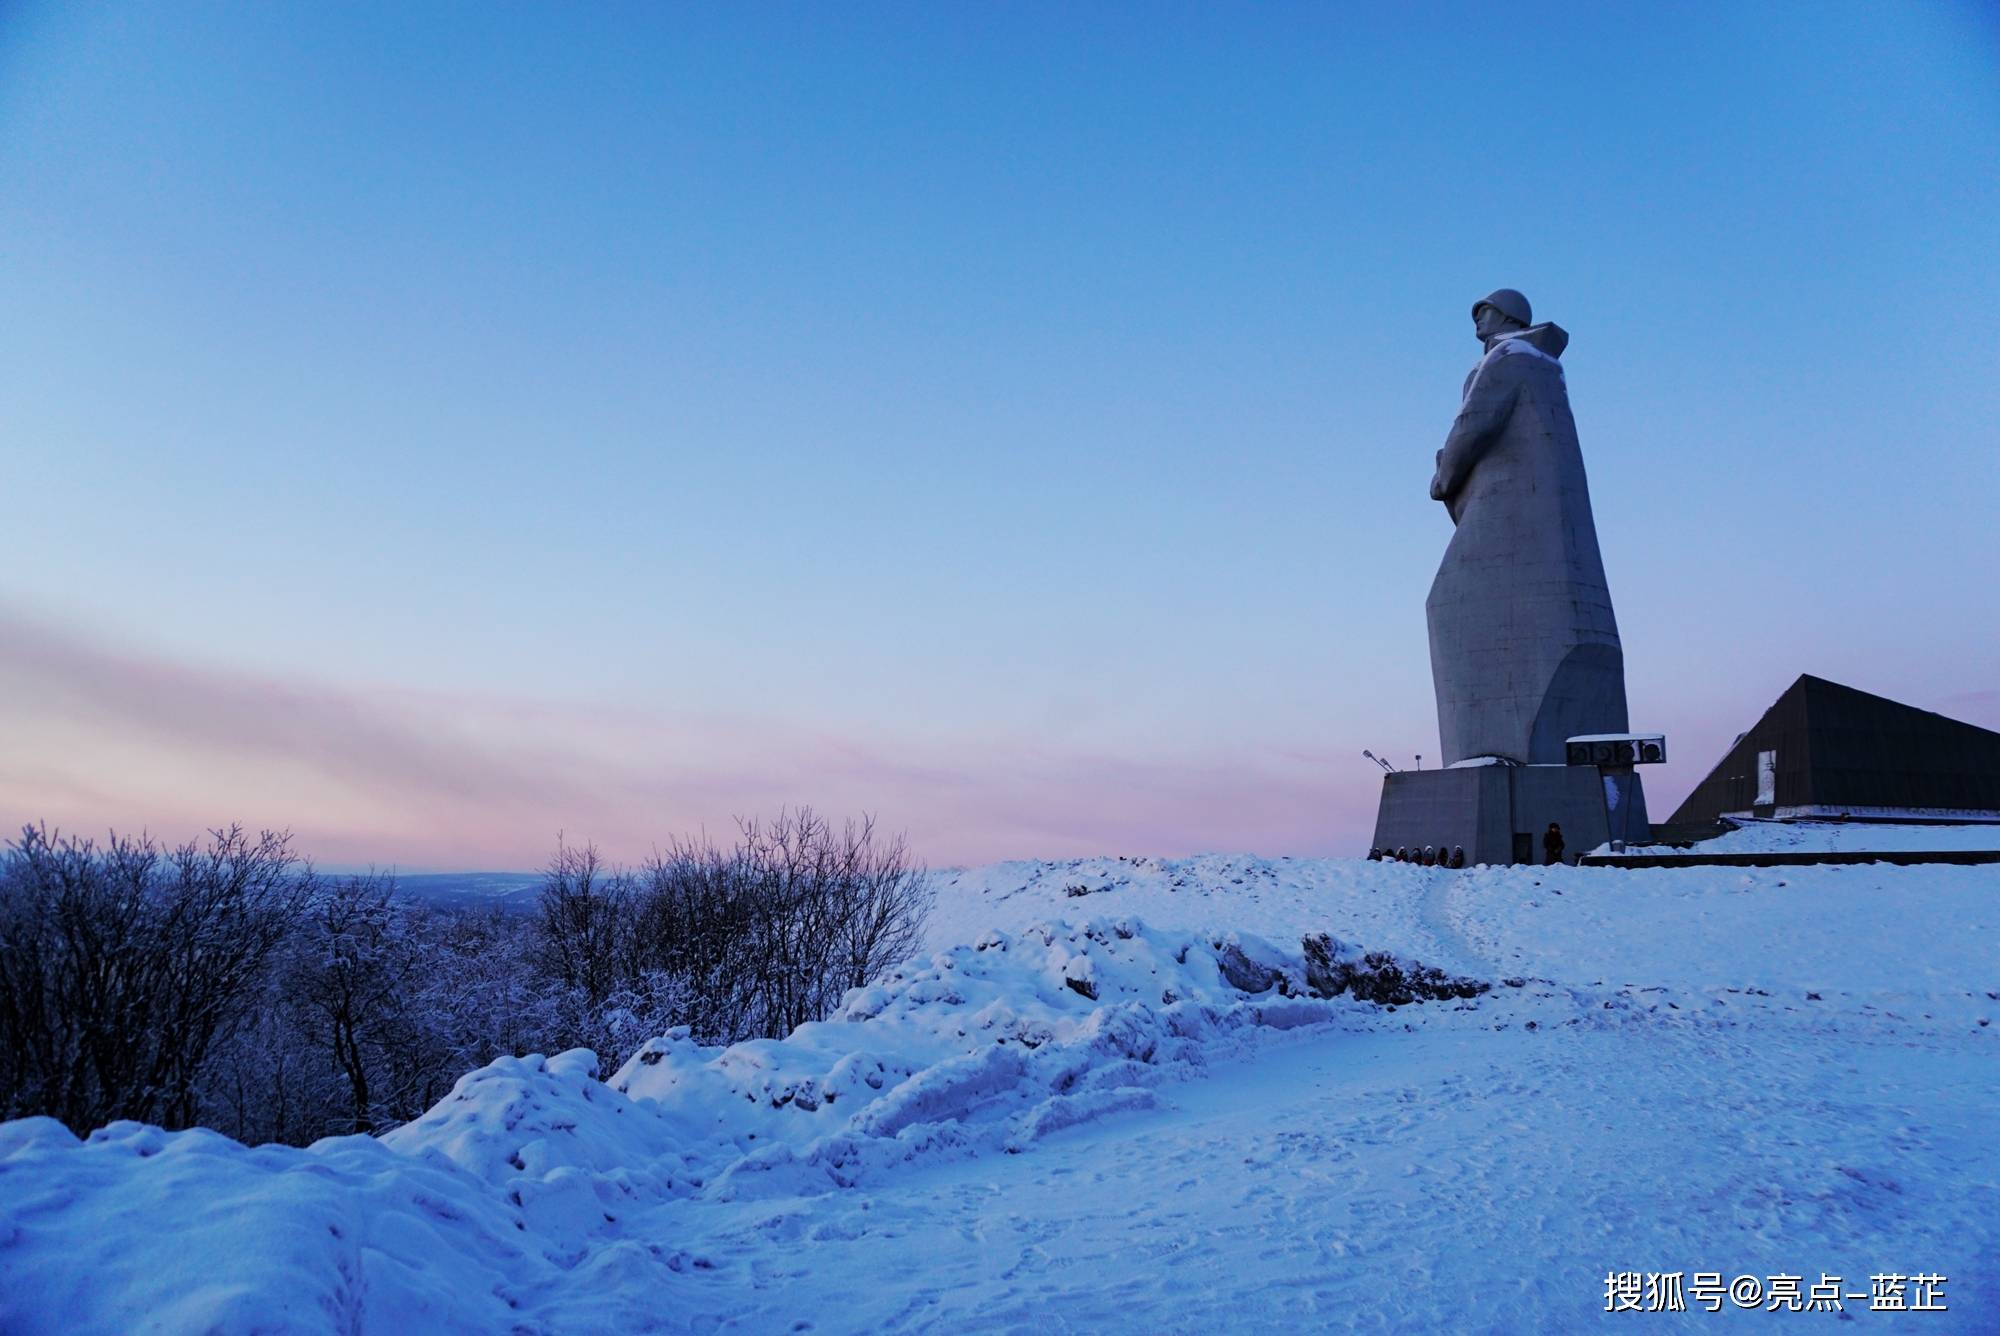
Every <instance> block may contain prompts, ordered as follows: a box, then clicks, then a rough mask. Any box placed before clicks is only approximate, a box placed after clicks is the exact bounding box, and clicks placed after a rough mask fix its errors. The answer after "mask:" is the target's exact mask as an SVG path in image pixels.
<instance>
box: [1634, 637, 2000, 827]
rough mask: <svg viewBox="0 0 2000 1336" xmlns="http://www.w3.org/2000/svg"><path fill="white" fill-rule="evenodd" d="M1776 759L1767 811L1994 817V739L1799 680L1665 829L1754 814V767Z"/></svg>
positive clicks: (1883, 701)
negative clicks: (1767, 755)
mask: <svg viewBox="0 0 2000 1336" xmlns="http://www.w3.org/2000/svg"><path fill="white" fill-rule="evenodd" d="M1767 751H1768V752H1775V753H1776V757H1775V760H1776V780H1777V783H1776V786H1775V789H1776V792H1775V801H1773V802H1771V803H1769V804H1767V805H1768V806H1771V807H1777V808H1783V807H1819V808H1829V809H1841V810H1845V809H1849V808H1855V809H1861V808H1893V809H1903V810H1910V809H1916V810H1924V811H2000V733H1995V732H1993V731H1992V730H1991V729H1985V728H1980V727H1979V726H1977V725H1976V724H1968V723H1964V722H1962V721H1961V720H1957V719H1949V718H1946V717H1945V716H1944V715H1941V714H1933V713H1932V712H1931V711H1929V710H1919V709H1917V708H1916V707H1915V706H1913V705H1904V704H1902V703H1901V702H1900V701H1893V700H1890V699H1888V698H1887V697H1886V696H1876V695H1871V694H1870V693H1868V692H1866V691H1857V690H1855V689H1854V688H1853V687H1848V686H1842V685H1841V684H1840V683H1838V682H1829V681H1827V680H1826V679H1825V678H1823V677H1814V676H1812V675H1811V674H1809V673H1808V674H1804V675H1802V676H1801V677H1800V678H1799V680H1798V681H1796V682H1794V683H1792V685H1791V686H1790V687H1788V688H1786V690H1785V693H1784V694H1783V695H1781V696H1779V697H1778V699H1777V700H1776V702H1774V703H1773V704H1772V706H1771V708H1770V709H1768V710H1766V711H1765V712H1764V717H1763V718H1761V719H1759V720H1758V721H1757V722H1756V724H1754V725H1753V726H1752V727H1751V729H1750V731H1749V732H1748V733H1745V734H1744V735H1743V736H1742V737H1740V738H1738V739H1737V740H1736V743H1735V744H1734V745H1733V746H1732V747H1730V749H1729V752H1728V754H1727V755H1725V756H1724V757H1723V758H1722V760H1721V761H1720V762H1718V763H1717V764H1716V767H1715V769H1713V770H1711V771H1710V772H1709V775H1708V778H1706V779H1704V780H1702V782H1701V783H1699V784H1697V785H1696V786H1695V789H1694V792H1693V793H1690V794H1689V795H1688V797H1687V801H1686V802H1683V803H1682V804H1681V805H1680V808H1679V810H1677V811H1676V812H1675V813H1674V814H1673V817H1672V818H1671V822H1672V824H1676V825H1678V824H1681V823H1683V822H1699V821H1710V820H1713V819H1714V818H1715V817H1717V816H1719V815H1721V814H1722V813H1724V812H1748V811H1752V810H1755V809H1756V808H1757V807H1758V806H1759V804H1757V802H1756V798H1757V796H1758V793H1757V778H1758V777H1757V758H1758V754H1759V753H1761V752H1767Z"/></svg>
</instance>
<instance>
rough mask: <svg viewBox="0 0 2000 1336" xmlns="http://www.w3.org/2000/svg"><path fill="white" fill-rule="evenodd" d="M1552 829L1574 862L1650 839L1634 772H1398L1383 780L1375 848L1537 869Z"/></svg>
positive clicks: (1579, 768)
mask: <svg viewBox="0 0 2000 1336" xmlns="http://www.w3.org/2000/svg"><path fill="white" fill-rule="evenodd" d="M1551 821H1553V822H1555V823H1557V824H1558V825H1560V826H1561V827H1562V831H1563V856H1564V858H1565V860H1566V861H1569V862H1575V861H1576V859H1577V857H1578V855H1580V854H1583V853H1587V852H1588V851H1590V850H1592V849H1595V848H1596V847H1597V846H1598V845H1600V844H1603V843H1605V842H1606V841H1607V840H1609V839H1611V838H1612V837H1613V836H1614V834H1615V835H1616V836H1617V837H1618V838H1620V839H1623V840H1626V841H1628V842H1631V843H1643V842H1644V841H1645V840H1646V839H1647V838H1648V833H1649V827H1648V826H1647V824H1646V796H1645V790H1644V788H1643V786H1642V785H1641V784H1640V782H1639V776H1638V775H1637V774H1636V773H1635V772H1633V771H1631V770H1621V771H1600V770H1598V769H1597V768H1595V767H1594V766H1583V765H1482V766H1469V767H1467V768H1465V769H1462V770H1399V771H1397V772H1396V773H1395V774H1391V775H1384V776H1383V777H1382V805H1381V807H1380V808H1379V809H1378V810H1377V812H1376V816H1375V841H1374V847H1375V848H1377V849H1380V850H1382V851H1383V852H1384V853H1393V852H1394V851H1395V850H1396V849H1398V848H1404V849H1409V850H1411V851H1412V852H1415V851H1417V850H1420V849H1422V848H1423V847H1424V846H1425V845H1430V846H1432V847H1433V848H1437V849H1439V850H1441V851H1443V852H1444V853H1446V854H1447V855H1449V853H1450V851H1451V850H1452V849H1453V848H1454V847H1456V848H1461V849H1464V850H1465V861H1466V864H1467V865H1468V866H1470V865H1471V864H1474V863H1539V862H1541V861H1542V833H1543V832H1544V831H1546V830H1547V829H1548V828H1549V823H1550V822H1551ZM1620 826H1622V827H1623V829H1622V830H1619V829H1617V828H1618V827H1620Z"/></svg>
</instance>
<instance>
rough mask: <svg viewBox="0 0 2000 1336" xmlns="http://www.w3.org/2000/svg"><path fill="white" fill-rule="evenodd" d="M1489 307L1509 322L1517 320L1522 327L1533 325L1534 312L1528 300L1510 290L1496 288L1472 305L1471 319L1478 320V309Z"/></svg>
mask: <svg viewBox="0 0 2000 1336" xmlns="http://www.w3.org/2000/svg"><path fill="white" fill-rule="evenodd" d="M1482 306H1491V307H1492V308H1493V309H1494V310H1496V311H1498V312H1499V313H1500V314H1501V315H1504V316H1506V317H1507V318H1508V319H1509V320H1518V321H1520V322H1521V323H1522V324H1524V325H1532V324H1534V323H1535V312H1534V309H1533V308H1532V307H1530V306H1529V305H1528V299H1527V298H1526V297H1523V296H1522V295H1521V294H1520V293H1518V292H1516V291H1514V289H1512V288H1497V289H1495V290H1494V291H1492V292H1489V293H1487V294H1486V295H1485V296H1484V297H1481V298H1480V299H1479V300H1478V301H1476V302H1474V303H1473V304H1472V316H1473V319H1475V320H1476V319H1478V318H1479V308H1480V307H1482Z"/></svg>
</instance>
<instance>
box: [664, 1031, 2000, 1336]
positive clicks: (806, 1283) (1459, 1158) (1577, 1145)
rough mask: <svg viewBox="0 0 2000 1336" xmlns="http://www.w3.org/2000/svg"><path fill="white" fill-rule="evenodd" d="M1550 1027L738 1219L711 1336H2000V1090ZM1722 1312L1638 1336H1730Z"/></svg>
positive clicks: (1216, 1098)
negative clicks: (1885, 1285) (1688, 1304)
mask: <svg viewBox="0 0 2000 1336" xmlns="http://www.w3.org/2000/svg"><path fill="white" fill-rule="evenodd" d="M1522 1009H1524V1010H1529V1011H1535V1012H1538V1013H1539V1014H1541V1015H1542V1016H1543V1022H1542V1023H1541V1024H1538V1026H1537V1028H1536V1029H1535V1030H1532V1031H1530V1030H1527V1029H1524V1028H1522V1025H1521V1024H1519V1023H1516V1024H1511V1025H1509V1026H1508V1028H1507V1029H1504V1030H1497V1031H1496V1030H1492V1029H1485V1028H1475V1024H1474V1021H1473V1016H1472V1014H1470V1013H1468V1014H1466V1015H1463V1016H1459V1017H1454V1018H1453V1023H1449V1024H1420V1025H1418V1027H1417V1028H1416V1029H1414V1030H1411V1031H1403V1030H1401V1029H1400V1028H1396V1029H1390V1030H1384V1031H1381V1032H1377V1033H1367V1034H1344V1033H1335V1034H1326V1033H1315V1034H1312V1035H1310V1036H1303V1037H1294V1038H1292V1039H1290V1040H1288V1041H1285V1042H1281V1043H1279V1044H1277V1045H1274V1046H1273V1047H1271V1048H1269V1049H1267V1050H1266V1051H1264V1052H1263V1053H1261V1054H1260V1055H1258V1056H1257V1057H1256V1058H1255V1059H1254V1060H1249V1061H1245V1062H1240V1063H1231V1064H1226V1065H1218V1066H1217V1067H1216V1068H1214V1069H1213V1070H1212V1071H1211V1072H1210V1074H1209V1079H1206V1080H1202V1081H1199V1082H1195V1083H1191V1084H1189V1085H1185V1086H1180V1087H1176V1088H1174V1089H1173V1090H1172V1091H1171V1092H1170V1093H1169V1095H1168V1099H1167V1104H1168V1107H1166V1108H1163V1109H1161V1110H1159V1111H1157V1112H1152V1113H1143V1114H1136V1115H1132V1116H1129V1117H1126V1118H1122V1119H1120V1120H1118V1121H1117V1122H1116V1123H1115V1124H1114V1125H1102V1126H1098V1127H1094V1128H1091V1129H1087V1130H1082V1131H1078V1132H1075V1133H1070V1134H1065V1135H1063V1136H1061V1137H1059V1138H1057V1139H1055V1140H1054V1141H1052V1142H1048V1143H1044V1144H1043V1145H1042V1146H1041V1147H1039V1148H1038V1149H1037V1150H1036V1151H1035V1152H1034V1153H1033V1154H1031V1155H1027V1156H1021V1157H1008V1158H1005V1159H1003V1160H999V1161H981V1162H976V1163H957V1164H951V1165H947V1166H943V1167H939V1168H936V1169H931V1170H924V1171H919V1172H917V1173H915V1174H912V1175H910V1176H908V1177H907V1178H904V1179H901V1180H899V1181H897V1182H895V1183H893V1184H888V1185H884V1186H883V1187H882V1188H880V1189H875V1190H869V1189H863V1190H862V1191H860V1192H858V1193H855V1194H843V1195H840V1196H833V1197H817V1198H813V1199H801V1200H795V1201H790V1202H784V1203H777V1202H766V1203H760V1204H758V1205H757V1206H755V1207H740V1208H732V1209H730V1210H729V1211H728V1215H729V1217H730V1218H729V1219H728V1220H727V1221H726V1222H720V1221H717V1220H715V1219H714V1218H713V1217H712V1216H711V1217H710V1218H709V1219H708V1220H707V1221H706V1222H705V1223H706V1224H707V1225H708V1226H709V1227H710V1228H713V1229H716V1230H717V1232H716V1233H715V1234H714V1235H712V1237H713V1240H714V1242H713V1245H712V1248H713V1252H714V1253H715V1255H716V1256H718V1257H722V1258H737V1259H742V1260H740V1261H731V1262H725V1263H724V1264H723V1265H722V1266H721V1267H720V1268H719V1269H718V1270H717V1271H716V1272H714V1273H712V1276H711V1278H710V1287H711V1290H712V1294H711V1295H710V1296H704V1300H705V1301H704V1302H702V1306H701V1314H700V1317H699V1318H697V1319H696V1325H698V1326H700V1325H707V1324H708V1323H710V1322H714V1323H716V1324H718V1325H720V1326H722V1327H728V1328H736V1329H742V1330H784V1329H788V1328H790V1329H806V1328H807V1327H809V1328H810V1329H813V1330H819V1331H866V1330H885V1331H899V1330H921V1329H927V1328H933V1327H935V1328H939V1329H946V1330H996V1331H1022V1332H1031V1331H1037V1332H1038V1331H1076V1332H1086V1331H1105V1330H1153V1331H1215V1330H1241V1329H1260V1330H1261V1329H1273V1328H1277V1327H1282V1326H1284V1325H1287V1324H1296V1325H1298V1326H1299V1327H1301V1328H1303V1329H1308V1330H1328V1329H1350V1328H1351V1329H1356V1330H1363V1331H1427V1332H1428V1331H1447V1330H1449V1331H1495V1332H1522V1331H1551V1330H1572V1329H1577V1328H1582V1327H1586V1326H1590V1325H1592V1324H1593V1323H1595V1322H1598V1321H1609V1320H1610V1318H1609V1315H1607V1314H1606V1313H1605V1312H1604V1311H1603V1310H1604V1305H1605V1288H1604V1278H1605V1274H1606V1272H1608V1271H1634V1270H1636V1271H1642V1272H1644V1271H1654V1272H1673V1271H1681V1272H1685V1273H1688V1274H1689V1275H1690V1276H1691V1275H1692V1273H1694V1272H1697V1271H1718V1272H1721V1273H1723V1274H1724V1276H1725V1277H1730V1278H1733V1277H1734V1276H1735V1275H1737V1274H1740V1273H1750V1274H1755V1275H1757V1276H1759V1277H1768V1276H1771V1275H1783V1274H1803V1275H1805V1276H1806V1277H1808V1279H1809V1280H1818V1279H1819V1277H1820V1274H1821V1273H1822V1272H1830V1273H1833V1274H1836V1275H1841V1276H1843V1277H1844V1279H1845V1280H1846V1281H1849V1282H1854V1283H1853V1284H1850V1285H1849V1286H1848V1288H1849V1289H1854V1288H1858V1289H1860V1290H1863V1291H1865V1290H1867V1289H1868V1288H1869V1283H1868V1279H1867V1277H1868V1276H1869V1275H1871V1274H1874V1273H1877V1272H1900V1273H1903V1274H1906V1275H1907V1274H1912V1273H1914V1272H1917V1271H1937V1272H1940V1273H1943V1274H1946V1275H1950V1276H1954V1277H1958V1278H1960V1279H1957V1280H1955V1281H1954V1282H1953V1283H1952V1286H1950V1287H1948V1289H1947V1297H1948V1300H1949V1302H1951V1304H1952V1306H1953V1307H1952V1311H1950V1312H1946V1313H1933V1314H1926V1315H1924V1321H1925V1326H1924V1329H1925V1330H1936V1331H1941V1332H1942V1331H1979V1330H1991V1327H1990V1326H1988V1325H1986V1324H1985V1318H1986V1317H1988V1316H1990V1315H1991V1314H1992V1313H1994V1312H1995V1311H1996V1310H1995V1308H1994V1304H1995V1303H1996V1301H2000V1294H1996V1292H1995V1289H1994V1287H1993V1284H1992V1270H1991V1267H1992V1260H1991V1259H1992V1255H1993V1249H1994V1247H1995V1245H1996V1243H2000V1196H1996V1192H1995V1187H1994V1177H1993V1171H1994V1164H1995V1156H1994V1153H1993V1151H1992V1149H1991V1147H1990V1144H1988V1143H1989V1141H1990V1129H1989V1128H1987V1127H1986V1125H1985V1123H1984V1121H1983V1119H1984V1115H1983V1114H1981V1113H1980V1112H1978V1110H1979V1107H1980V1103H1981V1101H1980V1099H1979V1098H1978V1096H1979V1094H1980V1091H1979V1089H1978V1088H1977V1086H1978V1083H1979V1082H1982V1081H1988V1080H1989V1078H1988V1077H1987V1076H1986V1075H1985V1074H1983V1073H1980V1072H1977V1071H1974V1070H1969V1069H1968V1068H1967V1066H1966V1064H1965V1063H1964V1062H1963V1060H1962V1055H1961V1054H1959V1053H1958V1052H1956V1051H1954V1049H1953V1048H1951V1047H1950V1046H1944V1047H1933V1046H1926V1045H1907V1044H1905V1043H1903V1042H1899V1041H1895V1040H1886V1039H1883V1038H1881V1037H1872V1038H1868V1037H1842V1036H1839V1035H1830V1036H1822V1037H1819V1038H1817V1039H1814V1040H1806V1039H1805V1037H1804V1036H1800V1037H1799V1038H1800V1040H1801V1042H1799V1043H1797V1044H1795V1045H1792V1046H1790V1047H1789V1048H1788V1049H1787V1050H1786V1051H1785V1052H1784V1053H1782V1054H1773V1053H1770V1052H1767V1051H1766V1050H1767V1048H1768V1045H1767V1044H1766V1043H1763V1042H1761V1041H1757V1040H1753V1039H1750V1038H1748V1037H1746V1036H1743V1035H1741V1034H1735V1035H1732V1034H1730V1033H1728V1032H1727V1031H1725V1030H1720V1029H1716V1028H1712V1027H1706V1026H1658V1027H1656V1026H1651V1025H1647V1024H1644V1023H1636V1024H1622V1023H1621V1024H1613V1025H1609V1026H1605V1027H1596V1026H1589V1027H1585V1026H1566V1025H1563V1024H1562V1023H1561V1019H1565V1018H1559V1017H1558V1012H1559V1010H1560V1009H1559V1008H1554V1007H1552V1006H1550V1005H1549V1004H1548V1003H1547V1002H1546V1001H1544V1003H1543V1004H1542V1005H1540V1006H1536V1005H1534V1003H1533V999H1532V998H1528V999H1524V1001H1523V1007H1522ZM1489 1014H1496V1013H1489ZM1551 1020H1553V1021H1554V1022H1555V1023H1554V1024H1553V1026H1550V1025H1549V1024H1548V1023H1549V1022H1550V1021H1551ZM1492 1023H1495V1024H1501V1023H1504V1022H1500V1021H1497V1020H1495V1021H1493V1022H1492ZM1746 1073H1756V1074H1757V1075H1758V1079H1756V1080H1754V1081H1751V1082H1748V1083H1746V1082H1745V1080H1744V1079H1743V1078H1744V1076H1745V1074H1746ZM1830 1074H1831V1075H1834V1076H1837V1077H1838V1078H1839V1079H1838V1080H1836V1081H1829V1080H1828V1079H1827V1078H1828V1076H1829V1075H1830ZM1988 1093H1990V1085H1989V1087H1988ZM1941 1168H1943V1169H1947V1170H1948V1171H1949V1172H1946V1173H1942V1174H1941V1173H1939V1172H1938V1171H1939V1170H1940V1169H1941ZM1960 1173H1962V1174H1963V1175H1964V1177H1963V1178H1962V1179H1961V1178H1959V1177H1958V1174H1960ZM690 1210H691V1211H692V1208H690ZM695 1223H696V1222H695V1220H694V1219H693V1217H692V1214H691V1215H690V1217H689V1218H688V1219H687V1220H686V1224H687V1225H690V1226H692V1225H694V1224H695ZM1694 1307H1695V1309H1696V1311H1694V1312H1691V1313H1687V1314H1682V1315H1679V1316H1678V1317H1676V1316H1675V1315H1672V1314H1646V1315H1645V1316H1643V1317H1633V1316H1631V1315H1629V1314H1626V1315H1621V1319H1622V1320H1624V1321H1627V1322H1636V1323H1644V1324H1646V1325H1647V1326H1648V1328H1649V1329H1653V1328H1665V1329H1673V1330H1699V1329H1705V1328H1706V1327H1707V1326H1708V1325H1709V1324H1711V1323H1713V1322H1716V1321H1720V1320H1726V1319H1724V1318H1719V1317H1717V1316H1715V1315H1712V1314H1710V1313H1709V1312H1708V1311H1707V1310H1706V1309H1705V1307H1702V1306H1701V1305H1699V1304H1696V1305H1694ZM1849 1307H1850V1308H1856V1307H1858V1308H1861V1309H1863V1310H1864V1311H1860V1312H1858V1313H1856V1316H1857V1318H1858V1319H1860V1320H1862V1321H1864V1322H1865V1321H1867V1320H1869V1319H1871V1318H1872V1319H1873V1320H1875V1321H1878V1322H1879V1321H1884V1320H1888V1316H1887V1315H1886V1314H1876V1313H1869V1312H1867V1311H1865V1305H1849ZM1729 1311H1733V1310H1732V1309H1731V1308H1730V1306H1729V1305H1727V1304H1725V1312H1729ZM1982 1315H1984V1316H1982ZM1736 1316H1738V1317H1747V1316H1749V1315H1748V1314H1743V1313H1737V1314H1736ZM1775 1316H1776V1315H1773V1317H1774V1318H1775ZM1796 1320H1806V1319H1803V1318H1801V1319H1796Z"/></svg>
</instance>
